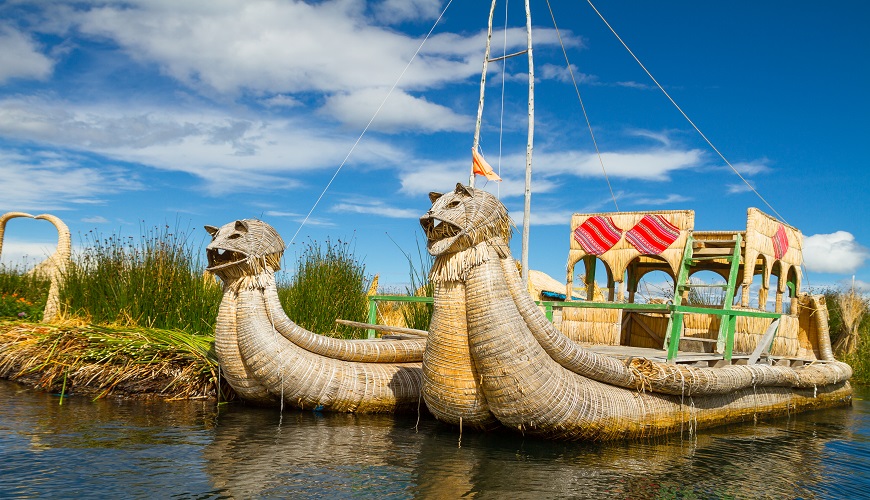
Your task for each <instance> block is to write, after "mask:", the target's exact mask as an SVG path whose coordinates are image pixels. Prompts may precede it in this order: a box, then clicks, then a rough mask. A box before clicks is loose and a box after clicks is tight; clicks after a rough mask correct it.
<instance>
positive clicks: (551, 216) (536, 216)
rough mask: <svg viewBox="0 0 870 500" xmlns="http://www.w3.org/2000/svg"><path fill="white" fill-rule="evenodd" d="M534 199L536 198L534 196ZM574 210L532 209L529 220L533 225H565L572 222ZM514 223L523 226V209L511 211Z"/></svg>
mask: <svg viewBox="0 0 870 500" xmlns="http://www.w3.org/2000/svg"><path fill="white" fill-rule="evenodd" d="M533 199H534V198H533ZM573 214H574V212H572V211H570V210H567V211H565V210H563V211H554V210H537V211H535V210H534V209H532V212H531V213H530V214H529V222H530V225H531V226H565V227H566V228H567V227H568V224H569V223H570V222H571V215H573ZM510 216H511V219H513V221H514V223H515V224H516V225H517V226H518V227H521V226H522V225H523V212H522V210H514V211H512V212H511V213H510Z"/></svg>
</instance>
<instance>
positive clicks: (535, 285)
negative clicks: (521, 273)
mask: <svg viewBox="0 0 870 500" xmlns="http://www.w3.org/2000/svg"><path fill="white" fill-rule="evenodd" d="M545 291H547V292H556V293H564V292H565V284H564V283H562V282H561V281H559V280H557V279H555V278H553V277H552V276H550V275H549V274H547V273H545V272H542V271H537V270H535V269H529V293H530V294H532V297H533V298H534V299H535V300H552V299H547V298H545V297H544V296H543V295H542V293H543V292H545Z"/></svg>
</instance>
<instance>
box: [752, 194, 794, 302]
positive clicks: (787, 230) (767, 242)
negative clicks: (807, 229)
mask: <svg viewBox="0 0 870 500" xmlns="http://www.w3.org/2000/svg"><path fill="white" fill-rule="evenodd" d="M779 231H782V234H784V235H785V237H786V238H787V239H788V247H787V249H785V253H784V255H782V256H781V257H779V258H777V257H776V255H775V253H776V249H775V243H774V239H775V236H776V235H777V233H778V232H779ZM802 242H803V235H802V234H801V232H800V230H799V229H796V228H794V227H791V226H789V225H787V224H784V223H783V222H781V221H779V220H777V219H775V218H773V217H771V216H770V215H767V214H765V213H764V212H762V211H761V210H759V209H757V208H749V209H748V210H747V212H746V249H745V251H744V261H743V262H744V263H745V264H753V265H745V266H744V271H743V286H744V287H748V286H749V285H751V284H752V278H753V276H754V275H755V274H756V269H755V268H756V267H758V266H760V267H761V268H762V273H761V275H762V284H761V287H762V292H760V296H759V300H760V301H761V302H762V303H763V302H764V300H765V299H766V298H767V293H766V292H767V290H768V289H769V288H770V276H771V274H772V273H773V271H774V266H775V265H776V266H777V267H778V274H779V275H780V280H779V284H778V291H779V293H784V292H785V291H786V278H787V277H788V276H789V275H790V274H791V275H793V276H794V279H795V281H796V289H797V290H800V285H801V280H802V275H801V269H800V266H801V263H802V262H803V249H802V247H801V245H802ZM742 304H743V307H748V306H749V294H747V293H744V294H743V299H742Z"/></svg>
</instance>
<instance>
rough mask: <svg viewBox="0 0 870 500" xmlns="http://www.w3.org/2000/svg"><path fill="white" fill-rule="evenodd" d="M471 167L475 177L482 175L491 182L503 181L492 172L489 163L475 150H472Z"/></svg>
mask: <svg viewBox="0 0 870 500" xmlns="http://www.w3.org/2000/svg"><path fill="white" fill-rule="evenodd" d="M471 167H472V169H473V170H472V171H473V172H474V174H475V175H482V176H484V177H486V178H487V179H489V180H491V181H501V177H499V176H498V174H496V173H495V172H493V171H492V167H491V166H490V165H489V163H487V162H486V160H484V159H483V156H481V154H480V153H478V152H477V150H475V149H474V148H471Z"/></svg>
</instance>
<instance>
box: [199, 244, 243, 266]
mask: <svg viewBox="0 0 870 500" xmlns="http://www.w3.org/2000/svg"><path fill="white" fill-rule="evenodd" d="M205 253H206V256H207V257H208V267H207V268H206V270H208V271H211V272H215V271H219V270H221V269H226V268H228V267H231V266H234V265H236V264H241V263H242V262H245V261H246V260H248V256H247V254H245V253H243V252H236V251H234V250H227V249H225V248H207V249H206V252H205Z"/></svg>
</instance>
